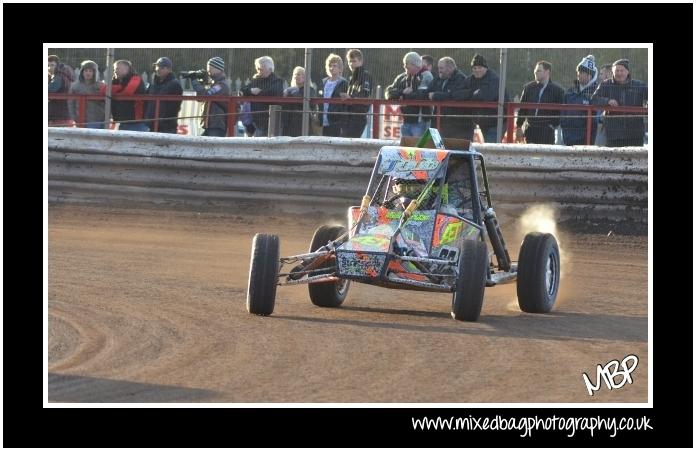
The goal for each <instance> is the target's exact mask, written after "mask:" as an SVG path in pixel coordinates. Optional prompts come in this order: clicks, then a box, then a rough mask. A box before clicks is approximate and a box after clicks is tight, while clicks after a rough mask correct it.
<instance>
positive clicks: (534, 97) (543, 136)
mask: <svg viewBox="0 0 696 451" xmlns="http://www.w3.org/2000/svg"><path fill="white" fill-rule="evenodd" d="M563 95H564V90H563V88H562V87H561V86H559V85H558V84H556V83H554V82H553V81H551V63H549V62H548V61H539V62H538V63H537V64H536V67H535V68H534V81H532V82H529V83H527V84H526V85H524V87H523V88H522V96H521V99H520V102H530V103H563ZM560 114H561V112H560V111H558V110H557V111H554V110H540V109H537V108H535V109H526V108H521V109H520V111H519V113H518V114H517V141H518V142H520V141H522V137H524V138H526V140H527V143H536V144H553V143H554V142H555V141H556V133H555V132H556V127H558V125H559V124H560V123H561V120H560ZM525 121H526V124H525ZM523 125H524V127H523Z"/></svg>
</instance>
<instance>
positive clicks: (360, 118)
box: [341, 49, 372, 138]
mask: <svg viewBox="0 0 696 451" xmlns="http://www.w3.org/2000/svg"><path fill="white" fill-rule="evenodd" d="M346 59H347V60H348V68H349V69H350V80H349V82H348V92H345V93H343V92H342V93H341V98H342V99H348V98H351V99H369V98H370V95H371V94H372V76H371V75H370V73H369V72H368V71H367V70H365V67H364V66H363V55H362V52H361V51H360V50H358V49H350V50H348V52H347V53H346ZM369 110H370V105H346V109H345V111H346V112H348V113H354V114H347V115H346V117H345V120H344V122H343V126H342V127H341V136H343V137H345V138H360V137H361V136H362V134H363V130H365V125H367V116H366V114H367V112H368V111H369Z"/></svg>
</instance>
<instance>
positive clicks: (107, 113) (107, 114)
mask: <svg viewBox="0 0 696 451" xmlns="http://www.w3.org/2000/svg"><path fill="white" fill-rule="evenodd" d="M113 63H114V49H106V70H107V71H108V70H109V69H111V66H112V65H113ZM113 78H114V77H111V76H109V77H106V101H105V102H104V130H109V126H110V125H111V84H112V80H113Z"/></svg>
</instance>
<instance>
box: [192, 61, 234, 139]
mask: <svg viewBox="0 0 696 451" xmlns="http://www.w3.org/2000/svg"><path fill="white" fill-rule="evenodd" d="M180 75H181V76H182V77H184V78H190V79H191V87H192V88H193V90H194V91H196V95H198V96H229V95H230V84H229V82H228V81H227V76H226V75H225V61H223V59H222V58H220V57H219V56H214V57H212V58H210V59H209V60H208V70H207V71H204V70H200V71H191V72H182V73H181V74H180ZM210 82H212V84H211V83H210ZM205 85H210V87H208V88H206V86H205ZM199 102H204V103H203V113H202V115H201V127H202V128H203V130H204V131H203V136H227V100H223V101H221V102H212V101H209V100H207V101H206V100H199Z"/></svg>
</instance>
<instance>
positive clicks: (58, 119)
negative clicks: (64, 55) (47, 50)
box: [48, 55, 75, 127]
mask: <svg viewBox="0 0 696 451" xmlns="http://www.w3.org/2000/svg"><path fill="white" fill-rule="evenodd" d="M74 80H75V74H74V72H73V69H72V67H70V66H68V65H67V64H64V63H61V62H60V58H58V56H56V55H49V56H48V92H49V93H56V94H67V93H68V91H69V90H70V84H71V83H72V82H73V81H74ZM48 126H49V127H72V126H74V123H73V121H72V120H71V119H70V110H69V109H68V101H67V100H65V99H55V100H49V101H48Z"/></svg>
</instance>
